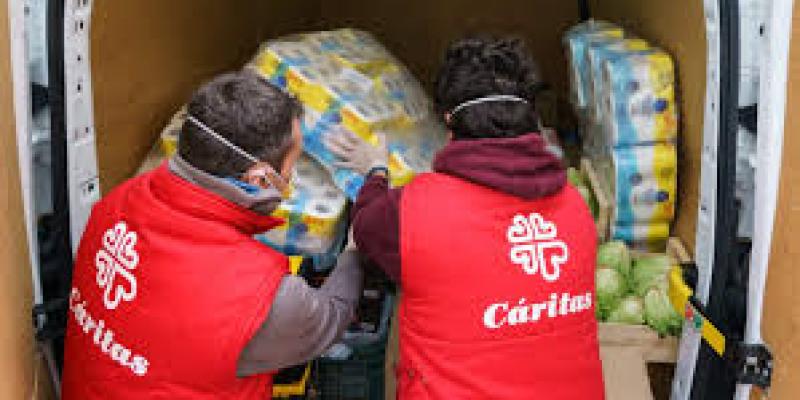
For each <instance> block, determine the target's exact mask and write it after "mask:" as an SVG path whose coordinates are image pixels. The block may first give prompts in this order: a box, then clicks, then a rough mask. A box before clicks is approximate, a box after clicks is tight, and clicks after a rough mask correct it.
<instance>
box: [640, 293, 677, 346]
mask: <svg viewBox="0 0 800 400" xmlns="http://www.w3.org/2000/svg"><path fill="white" fill-rule="evenodd" d="M644 319H645V321H646V322H647V325H650V327H651V328H653V329H654V330H655V331H656V332H658V333H660V334H661V335H676V336H677V335H678V334H680V332H681V326H683V319H682V318H681V316H680V314H678V313H677V312H675V309H674V308H672V303H670V301H669V296H667V293H666V292H665V291H663V290H659V289H650V290H648V291H647V294H646V295H645V296H644Z"/></svg>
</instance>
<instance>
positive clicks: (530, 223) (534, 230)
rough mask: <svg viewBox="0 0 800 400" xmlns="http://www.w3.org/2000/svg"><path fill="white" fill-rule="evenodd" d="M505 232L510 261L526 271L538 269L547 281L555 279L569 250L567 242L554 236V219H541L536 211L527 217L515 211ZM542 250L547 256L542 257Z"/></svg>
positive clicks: (530, 272) (531, 271)
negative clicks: (509, 246)
mask: <svg viewBox="0 0 800 400" xmlns="http://www.w3.org/2000/svg"><path fill="white" fill-rule="evenodd" d="M507 236H508V241H509V243H510V244H511V251H510V254H509V255H510V258H511V262H513V263H514V264H517V265H520V266H522V270H523V271H525V273H526V274H528V275H536V273H538V272H541V274H542V278H544V280H546V281H548V282H554V281H556V280H558V277H559V275H560V274H561V266H562V265H564V263H566V262H567V259H568V257H569V251H568V249H567V245H566V244H565V243H564V242H563V241H561V240H558V239H557V236H558V230H557V227H556V225H555V224H554V223H552V222H550V221H545V219H544V218H542V216H541V215H539V214H537V213H532V214H530V215H529V216H527V217H526V216H524V215H522V214H517V215H515V216H514V218H513V220H512V223H511V226H509V227H508V231H507ZM546 253H547V254H549V255H550V257H549V260H547V259H545V255H546ZM548 261H549V265H548Z"/></svg>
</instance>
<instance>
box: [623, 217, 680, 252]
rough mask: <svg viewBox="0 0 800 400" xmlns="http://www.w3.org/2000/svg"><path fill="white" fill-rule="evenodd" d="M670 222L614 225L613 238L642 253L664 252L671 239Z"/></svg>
mask: <svg viewBox="0 0 800 400" xmlns="http://www.w3.org/2000/svg"><path fill="white" fill-rule="evenodd" d="M669 225H670V224H669V222H654V223H649V224H621V225H612V227H611V237H612V238H613V239H614V240H622V241H624V242H626V243H628V244H629V245H630V246H631V247H632V248H634V249H636V250H642V251H654V252H663V251H664V248H665V247H666V243H667V239H669Z"/></svg>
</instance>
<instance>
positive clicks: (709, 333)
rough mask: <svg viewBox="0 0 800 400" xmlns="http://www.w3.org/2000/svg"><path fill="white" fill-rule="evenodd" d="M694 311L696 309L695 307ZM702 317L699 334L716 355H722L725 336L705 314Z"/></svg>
mask: <svg viewBox="0 0 800 400" xmlns="http://www.w3.org/2000/svg"><path fill="white" fill-rule="evenodd" d="M695 312H698V311H697V310H696V309H695ZM701 315H702V314H701ZM702 318H703V326H702V327H701V328H700V336H702V337H703V339H705V341H706V342H707V343H708V345H709V346H711V348H712V349H714V351H715V352H716V353H717V355H719V356H720V357H722V356H723V355H724V354H725V336H723V335H722V332H720V331H719V329H717V327H716V326H714V325H713V324H712V323H711V322H710V321H709V320H708V319H706V318H705V316H703V317H702Z"/></svg>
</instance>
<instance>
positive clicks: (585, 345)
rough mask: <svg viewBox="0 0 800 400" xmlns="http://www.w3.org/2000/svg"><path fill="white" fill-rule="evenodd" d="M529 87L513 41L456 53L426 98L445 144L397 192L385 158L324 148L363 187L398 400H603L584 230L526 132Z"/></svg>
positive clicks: (358, 216) (366, 251)
mask: <svg viewBox="0 0 800 400" xmlns="http://www.w3.org/2000/svg"><path fill="white" fill-rule="evenodd" d="M536 87H537V77H536V73H535V69H534V65H533V61H532V59H531V57H530V56H529V55H528V52H527V51H526V49H525V48H524V46H523V44H522V43H521V41H519V40H513V39H500V40H496V39H483V38H479V39H466V40H462V41H459V42H456V43H454V44H453V45H452V46H451V47H450V48H449V49H448V51H447V54H446V57H445V61H444V65H443V66H442V68H441V70H440V72H439V76H438V78H437V81H436V94H435V102H436V106H437V108H438V111H439V112H440V113H441V115H442V116H443V118H444V120H445V122H446V125H447V127H448V129H449V132H450V138H451V140H450V142H449V143H448V144H447V145H446V146H445V148H444V149H442V150H441V151H440V152H439V153H438V154H437V156H436V159H435V161H434V165H433V169H434V172H433V173H428V174H421V175H419V176H417V177H416V178H415V179H414V180H413V181H412V182H411V183H410V184H408V185H407V186H405V187H404V188H401V189H391V188H389V184H388V180H387V175H388V170H387V168H386V153H385V150H376V148H375V147H372V146H369V145H365V144H363V143H362V142H360V141H358V140H356V139H355V138H353V137H346V136H345V137H336V138H330V140H329V146H330V147H331V149H332V150H333V151H334V152H335V153H336V154H337V155H338V156H340V157H341V158H342V160H343V161H342V164H344V165H345V166H348V167H350V168H352V169H354V170H357V171H360V172H362V173H364V174H366V175H367V180H366V183H365V185H364V187H363V188H362V189H361V192H360V193H359V196H358V199H357V202H356V205H355V208H354V211H353V235H354V238H355V241H356V244H357V245H358V248H359V250H360V251H361V252H362V254H363V255H365V256H366V257H368V258H370V259H371V260H372V261H374V262H375V263H376V264H377V265H379V266H380V267H381V268H382V269H383V270H384V271H386V273H387V274H388V275H389V276H390V277H392V278H393V279H394V280H396V281H397V282H398V283H399V284H400V285H401V287H402V289H403V296H402V300H401V303H400V313H399V324H400V325H399V329H400V361H399V364H398V365H397V369H396V370H397V374H398V377H397V382H398V397H399V398H401V399H414V400H418V399H534V398H542V399H545V398H546V399H553V400H555V399H581V400H591V399H602V398H603V382H602V371H601V364H600V358H599V349H598V343H597V322H596V320H595V317H594V315H595V314H594V306H595V305H594V270H595V256H596V254H595V253H596V242H597V237H596V230H595V226H594V223H593V221H592V218H591V216H590V213H589V210H588V209H587V207H586V205H585V203H584V202H583V200H582V198H581V196H580V194H579V193H578V191H577V190H575V189H574V188H572V187H570V186H568V185H567V184H566V174H565V170H564V167H563V166H562V164H561V162H560V160H559V159H558V158H557V157H556V156H555V155H553V154H552V153H551V152H550V151H548V150H547V145H546V143H545V141H544V140H543V138H542V137H541V136H540V134H539V133H538V132H539V124H538V118H537V115H536V110H535V109H534V95H535V90H536Z"/></svg>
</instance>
